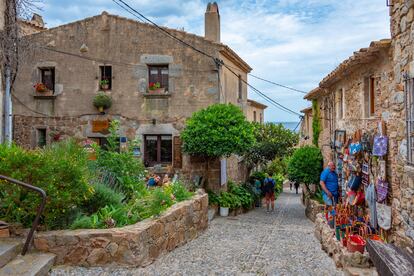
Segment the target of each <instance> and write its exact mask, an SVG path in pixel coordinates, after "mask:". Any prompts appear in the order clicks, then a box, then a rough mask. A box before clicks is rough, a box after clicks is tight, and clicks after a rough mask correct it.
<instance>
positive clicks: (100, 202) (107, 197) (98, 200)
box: [82, 183, 125, 214]
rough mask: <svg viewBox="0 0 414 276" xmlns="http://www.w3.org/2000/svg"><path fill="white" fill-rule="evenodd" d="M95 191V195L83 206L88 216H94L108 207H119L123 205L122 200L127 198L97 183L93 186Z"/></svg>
mask: <svg viewBox="0 0 414 276" xmlns="http://www.w3.org/2000/svg"><path fill="white" fill-rule="evenodd" d="M92 187H93V189H94V193H93V195H92V196H91V197H90V198H89V199H88V200H87V201H85V203H83V204H82V209H83V210H85V212H87V213H88V214H93V213H95V212H97V211H98V210H99V209H101V208H103V207H105V206H106V205H112V206H115V207H119V206H121V205H122V200H123V199H124V198H125V196H124V195H123V194H121V193H119V192H116V191H114V190H112V189H111V188H109V187H108V186H105V185H104V184H101V183H97V184H93V185H92Z"/></svg>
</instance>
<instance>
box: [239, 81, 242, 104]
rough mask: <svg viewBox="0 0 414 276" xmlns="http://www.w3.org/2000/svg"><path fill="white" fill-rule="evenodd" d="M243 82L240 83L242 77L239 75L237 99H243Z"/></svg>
mask: <svg viewBox="0 0 414 276" xmlns="http://www.w3.org/2000/svg"><path fill="white" fill-rule="evenodd" d="M242 85H243V83H242V77H241V75H239V100H242V99H243V86H242Z"/></svg>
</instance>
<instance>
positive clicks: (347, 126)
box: [305, 0, 414, 250]
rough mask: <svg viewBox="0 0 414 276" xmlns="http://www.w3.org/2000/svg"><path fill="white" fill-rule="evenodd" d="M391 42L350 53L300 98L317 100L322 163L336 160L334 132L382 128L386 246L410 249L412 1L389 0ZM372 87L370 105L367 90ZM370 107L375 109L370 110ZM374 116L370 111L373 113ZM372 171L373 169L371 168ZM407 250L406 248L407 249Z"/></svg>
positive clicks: (413, 202)
mask: <svg viewBox="0 0 414 276" xmlns="http://www.w3.org/2000/svg"><path fill="white" fill-rule="evenodd" d="M391 2H392V6H390V15H391V36H392V37H391V39H390V40H381V41H376V42H373V43H371V45H370V47H368V48H363V49H361V50H359V51H357V52H355V53H354V55H353V56H352V57H350V58H349V59H348V60H345V61H344V62H343V63H341V64H340V65H339V66H338V67H337V68H336V69H335V70H334V71H333V72H331V73H330V74H329V75H328V76H327V77H325V78H324V79H323V80H322V81H321V82H320V84H319V87H318V88H316V89H314V90H312V91H311V92H309V93H308V94H307V95H306V96H305V98H306V99H308V100H317V102H318V107H319V110H320V118H321V125H322V132H321V134H320V136H319V147H320V148H321V150H322V152H323V155H324V161H325V164H326V162H327V161H329V160H332V159H333V158H334V156H335V153H334V151H333V150H332V145H333V142H334V135H335V134H334V132H335V130H345V131H346V136H349V135H352V134H353V133H354V132H355V131H356V130H358V129H360V130H362V131H363V132H367V133H370V134H371V135H373V134H375V133H376V132H377V130H378V121H379V120H382V121H383V122H384V123H385V129H384V131H385V133H386V135H387V136H388V138H389V142H388V154H387V156H386V157H385V161H386V175H387V181H388V183H389V185H390V190H389V195H388V199H387V204H388V205H391V206H392V229H391V234H392V236H391V241H392V242H395V243H396V244H397V245H399V246H400V247H402V248H407V249H408V250H412V249H413V248H414V208H413V206H414V197H413V195H414V182H413V181H414V169H413V167H412V166H411V165H409V164H408V163H407V154H408V153H407V136H406V135H407V134H406V133H407V130H406V122H405V120H406V106H405V104H406V97H405V92H404V91H405V90H407V89H408V88H409V87H408V86H406V85H405V84H406V83H405V79H406V78H413V77H414V62H413V54H412V53H413V51H414V46H413V45H414V37H413V34H414V24H413V14H414V1H410V0H394V1H391ZM370 86H373V87H374V88H375V89H374V91H373V99H374V100H373V101H372V102H370V100H369V99H370V97H371V98H372V96H368V97H367V87H370ZM372 105H373V106H374V110H371V109H370V106H372ZM372 111H373V112H372ZM373 169H374V171H378V166H376V164H375V162H374V164H373ZM410 248H411V249H410Z"/></svg>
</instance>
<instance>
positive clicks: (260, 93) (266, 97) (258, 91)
mask: <svg viewBox="0 0 414 276" xmlns="http://www.w3.org/2000/svg"><path fill="white" fill-rule="evenodd" d="M112 1H113V2H117V1H118V2H121V3H122V4H124V6H125V7H123V9H124V10H127V8H128V9H129V10H130V11H133V12H134V13H136V14H138V15H139V16H140V17H142V18H144V19H145V20H146V21H148V22H150V23H151V24H152V25H154V26H155V27H156V28H157V29H159V30H160V31H162V32H163V33H165V34H167V35H168V36H169V37H171V38H173V39H175V40H177V41H179V42H181V43H183V44H184V45H186V46H187V47H190V48H191V49H193V50H194V51H196V52H198V53H200V54H202V55H204V56H207V57H209V58H211V59H213V60H214V61H215V62H216V64H217V63H219V64H221V65H223V66H225V67H226V68H227V69H228V70H229V71H230V72H231V73H233V74H234V75H235V76H237V77H238V74H237V73H236V72H234V71H233V70H232V69H231V68H230V66H228V65H226V64H225V63H224V62H223V61H221V60H218V59H217V58H216V57H214V56H212V55H210V54H208V53H206V52H204V51H201V50H200V49H198V48H196V47H194V46H193V45H191V44H189V43H187V42H185V41H184V40H182V39H180V38H178V37H176V36H175V35H173V34H171V33H170V32H169V31H167V30H166V29H164V28H162V27H160V26H159V25H157V24H156V23H155V22H153V21H151V20H150V19H148V18H147V17H145V16H144V15H143V14H142V13H140V12H139V11H137V10H136V9H134V8H132V7H131V6H130V5H128V4H127V3H125V1H123V0H112ZM136 14H135V17H137V18H138V15H136ZM242 82H244V83H245V84H246V85H247V86H249V87H250V88H251V89H253V91H255V92H256V93H257V94H259V95H260V96H262V97H264V98H265V99H267V100H268V101H269V102H271V103H272V104H273V105H274V106H276V107H278V108H279V109H281V110H283V111H286V112H288V113H290V114H294V115H297V116H302V114H299V113H297V112H295V111H293V110H291V109H289V108H287V107H285V106H283V105H281V104H280V103H278V102H276V101H275V100H273V99H272V98H269V97H268V96H267V95H265V94H264V93H263V92H261V91H260V90H258V89H257V88H255V87H253V86H252V85H251V84H249V83H248V82H247V81H245V80H243V79H242ZM302 92H303V91H302Z"/></svg>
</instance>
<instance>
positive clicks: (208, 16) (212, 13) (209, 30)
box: [204, 2, 220, 42]
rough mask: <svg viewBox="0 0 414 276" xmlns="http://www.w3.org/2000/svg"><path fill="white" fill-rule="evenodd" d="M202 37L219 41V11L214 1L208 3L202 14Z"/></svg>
mask: <svg viewBox="0 0 414 276" xmlns="http://www.w3.org/2000/svg"><path fill="white" fill-rule="evenodd" d="M204 33H205V34H204V37H205V38H207V39H209V40H212V41H215V42H220V13H219V9H218V5H217V3H216V2H214V3H208V5H207V10H206V13H205V16H204Z"/></svg>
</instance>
